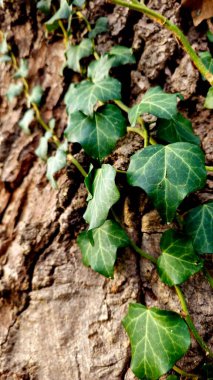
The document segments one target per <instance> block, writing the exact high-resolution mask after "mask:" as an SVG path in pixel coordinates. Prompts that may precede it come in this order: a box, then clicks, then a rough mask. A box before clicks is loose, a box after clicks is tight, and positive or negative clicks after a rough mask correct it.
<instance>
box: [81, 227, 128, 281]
mask: <svg viewBox="0 0 213 380" xmlns="http://www.w3.org/2000/svg"><path fill="white" fill-rule="evenodd" d="M77 242H78V245H79V247H80V249H81V252H82V255H83V263H84V265H86V266H91V268H92V269H94V270H95V271H96V272H98V273H100V274H102V275H103V276H105V277H113V272H114V264H115V260H116V252H117V249H118V248H122V247H126V246H128V245H129V238H128V236H127V235H126V233H125V231H124V230H123V229H122V228H121V227H120V226H119V224H117V223H116V222H113V221H111V220H107V221H106V222H105V223H104V224H103V225H102V226H100V227H99V228H96V229H95V230H94V231H93V244H91V242H90V238H89V236H88V232H86V231H84V232H82V233H80V234H79V236H78V239H77Z"/></svg>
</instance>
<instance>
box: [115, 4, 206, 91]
mask: <svg viewBox="0 0 213 380" xmlns="http://www.w3.org/2000/svg"><path fill="white" fill-rule="evenodd" d="M108 1H110V2H111V3H113V4H117V5H120V6H123V7H126V8H129V9H133V10H135V11H138V12H141V13H144V14H145V15H146V16H148V17H149V18H150V19H152V20H154V21H156V22H157V23H158V24H160V25H161V26H163V27H164V28H166V29H168V30H169V31H170V32H172V33H173V34H174V36H175V37H176V38H177V39H178V40H179V41H180V43H181V44H182V47H183V49H184V50H185V51H186V53H188V55H189V56H190V58H191V60H192V61H193V63H194V65H195V66H196V67H197V69H198V70H199V71H200V73H201V74H202V75H203V76H204V77H205V78H206V79H207V80H208V82H209V83H210V84H211V86H212V85H213V74H211V73H210V71H209V70H208V69H207V68H206V66H205V65H204V64H203V62H202V61H201V59H200V58H199V56H198V55H197V53H196V52H195V50H194V49H193V48H192V46H191V45H190V42H189V40H188V39H187V37H186V36H185V35H184V34H183V32H182V31H181V30H180V29H179V28H178V27H177V25H175V24H173V23H172V22H171V21H170V20H168V19H167V18H166V17H165V16H163V15H162V14H160V13H158V12H156V11H154V10H152V9H150V8H148V7H147V6H146V5H145V4H139V3H136V2H135V1H134V2H133V1H132V2H131V1H130V2H127V1H125V0H108Z"/></svg>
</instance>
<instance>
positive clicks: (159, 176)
mask: <svg viewBox="0 0 213 380" xmlns="http://www.w3.org/2000/svg"><path fill="white" fill-rule="evenodd" d="M127 180H128V182H129V184H130V185H132V186H139V187H141V188H142V189H143V190H145V191H146V193H147V194H148V196H149V197H150V198H151V199H152V201H153V203H154V205H155V207H156V208H157V210H158V211H159V213H160V215H161V216H162V219H163V220H164V221H167V222H171V221H172V219H173V218H174V215H175V211H176V209H177V207H178V206H179V205H180V203H181V202H182V200H183V199H184V198H185V197H186V196H187V195H188V194H189V193H191V192H193V191H196V190H199V189H202V187H203V186H204V185H205V182H206V169H205V156H204V154H203V152H202V150H201V149H200V148H199V147H198V146H197V145H195V144H189V143H174V144H169V145H167V146H163V145H154V146H148V147H146V148H144V149H143V150H141V151H139V152H137V153H136V154H134V155H133V156H132V157H131V160H130V166H129V169H128V171H127Z"/></svg>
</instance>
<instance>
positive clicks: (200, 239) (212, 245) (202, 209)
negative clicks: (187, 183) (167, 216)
mask: <svg viewBox="0 0 213 380" xmlns="http://www.w3.org/2000/svg"><path fill="white" fill-rule="evenodd" d="M184 231H185V233H186V234H187V235H188V236H190V237H191V238H192V241H193V246H194V249H195V250H196V251H197V252H199V253H213V239H212V237H213V202H209V203H206V204H203V205H202V206H198V207H195V208H193V209H192V210H191V211H189V212H188V214H187V215H186V217H185V221H184Z"/></svg>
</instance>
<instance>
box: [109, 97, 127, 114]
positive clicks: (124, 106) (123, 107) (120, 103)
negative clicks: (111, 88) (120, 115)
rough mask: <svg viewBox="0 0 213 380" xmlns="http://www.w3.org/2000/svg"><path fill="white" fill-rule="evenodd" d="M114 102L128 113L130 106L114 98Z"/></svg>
mask: <svg viewBox="0 0 213 380" xmlns="http://www.w3.org/2000/svg"><path fill="white" fill-rule="evenodd" d="M113 102H114V103H115V104H116V105H117V106H118V107H119V108H120V109H121V110H123V111H124V112H126V113H128V112H129V110H130V108H129V107H127V106H126V105H125V104H124V103H123V102H122V101H121V100H113Z"/></svg>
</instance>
